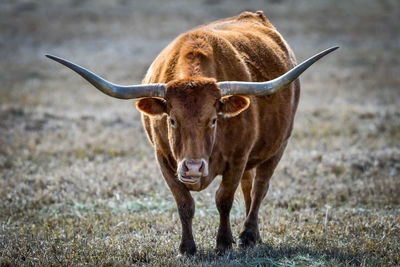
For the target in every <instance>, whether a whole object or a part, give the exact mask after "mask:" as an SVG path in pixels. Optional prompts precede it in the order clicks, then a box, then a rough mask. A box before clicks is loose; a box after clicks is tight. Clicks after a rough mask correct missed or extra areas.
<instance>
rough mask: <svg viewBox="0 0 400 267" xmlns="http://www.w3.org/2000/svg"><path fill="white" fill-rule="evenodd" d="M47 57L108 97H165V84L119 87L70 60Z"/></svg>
mask: <svg viewBox="0 0 400 267" xmlns="http://www.w3.org/2000/svg"><path fill="white" fill-rule="evenodd" d="M46 57H48V58H50V59H52V60H55V61H57V62H59V63H61V64H63V65H64V66H66V67H68V68H70V69H71V70H73V71H75V72H76V73H78V74H79V75H80V76H82V77H83V78H84V79H86V80H87V81H88V82H90V83H91V84H92V85H94V87H96V88H97V89H99V90H100V91H102V92H103V93H105V94H106V95H109V96H112V97H115V98H119V99H133V98H140V97H161V98H164V96H165V84H164V83H153V84H139V85H128V86H123V85H117V84H113V83H111V82H109V81H107V80H105V79H103V78H101V77H100V76H98V75H96V74H94V73H93V72H91V71H89V70H87V69H85V68H83V67H81V66H79V65H76V64H74V63H72V62H69V61H68V60H65V59H62V58H59V57H56V56H52V55H46Z"/></svg>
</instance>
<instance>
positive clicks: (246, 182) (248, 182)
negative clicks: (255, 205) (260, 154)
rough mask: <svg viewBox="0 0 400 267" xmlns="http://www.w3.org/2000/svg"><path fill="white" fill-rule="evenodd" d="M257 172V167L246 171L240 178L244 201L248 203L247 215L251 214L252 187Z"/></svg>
mask: <svg viewBox="0 0 400 267" xmlns="http://www.w3.org/2000/svg"><path fill="white" fill-rule="evenodd" d="M254 174H255V169H252V170H249V171H245V172H244V173H243V176H242V180H240V187H241V189H242V192H243V197H244V203H245V204H246V216H247V215H248V214H249V211H250V205H251V187H252V184H253V178H254Z"/></svg>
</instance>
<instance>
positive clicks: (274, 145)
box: [137, 12, 300, 254]
mask: <svg viewBox="0 0 400 267" xmlns="http://www.w3.org/2000/svg"><path fill="white" fill-rule="evenodd" d="M295 65H296V62H295V59H294V55H293V53H292V52H291V50H290V48H289V46H288V45H287V44H286V42H285V41H284V40H283V38H282V37H281V35H280V34H279V33H278V32H277V31H276V29H275V28H274V27H273V26H272V25H271V23H270V22H269V21H268V20H267V19H266V18H265V16H264V15H263V13H262V12H257V13H249V12H245V13H242V14H240V15H239V16H236V17H232V18H227V19H224V20H220V21H216V22H213V23H209V24H205V25H203V26H199V27H197V28H195V29H193V30H192V31H189V32H187V33H185V34H182V35H180V36H179V37H178V38H177V39H175V40H174V41H173V42H172V43H171V44H169V45H168V46H167V47H166V48H165V49H164V50H163V51H162V52H161V53H160V55H159V56H158V57H157V58H156V59H155V60H154V62H153V64H152V65H151V66H150V68H149V70H148V72H147V74H146V77H145V78H144V81H143V82H144V83H168V84H167V92H166V97H165V100H160V99H156V98H150V99H149V98H144V99H141V100H139V101H138V103H137V107H138V109H139V110H141V111H142V112H143V117H142V118H143V124H144V127H145V129H146V131H147V133H148V136H149V139H150V141H151V143H152V144H153V146H154V149H155V153H156V156H157V160H158V162H159V164H160V167H161V171H162V173H163V176H164V178H165V180H166V181H167V183H168V185H169V187H170V189H171V191H172V193H173V195H174V197H175V200H176V202H177V206H178V210H179V215H180V219H181V222H182V241H181V245H180V252H181V253H188V254H192V253H194V252H195V251H196V247H195V244H194V241H193V236H192V225H191V224H192V218H193V215H194V201H193V199H192V197H191V195H190V190H196V191H199V190H202V189H204V188H206V187H207V186H208V185H209V184H210V183H211V182H212V180H213V179H214V178H215V176H216V175H222V176H223V178H222V182H221V185H220V187H219V189H218V191H217V193H216V204H217V208H218V211H219V213H220V227H219V229H218V234H217V245H216V247H217V249H218V250H219V251H223V250H226V249H228V248H231V247H232V241H233V238H232V233H231V230H230V222H229V212H230V209H231V206H232V201H233V196H234V193H235V191H236V189H237V187H238V185H239V183H240V182H241V179H242V176H243V180H242V182H241V183H242V190H243V193H244V195H245V202H246V216H247V217H246V221H245V223H244V226H243V231H242V233H241V234H240V237H239V242H238V243H239V245H240V246H241V247H248V246H254V244H255V242H256V241H259V240H260V237H259V232H258V224H257V222H258V209H259V206H260V203H261V201H262V199H263V198H264V196H265V194H266V192H267V190H268V184H269V180H270V178H271V176H272V174H273V171H274V169H275V167H276V165H277V164H278V162H279V160H280V158H281V156H282V153H283V151H284V149H285V146H286V143H287V140H288V138H289V136H290V133H291V130H292V125H293V119H294V115H295V112H296V108H297V103H298V100H299V93H300V84H299V81H298V80H296V81H295V82H293V83H292V85H290V86H289V87H288V88H287V89H285V90H282V91H280V92H278V93H276V94H274V95H270V96H267V97H255V96H247V97H245V96H234V97H224V98H222V99H221V96H220V93H219V88H218V86H217V84H216V81H267V80H271V79H273V78H276V77H278V76H280V75H282V74H283V73H285V72H286V71H288V70H289V69H291V68H293V67H294V66H295ZM249 101H250V102H249ZM249 103H250V104H249ZM153 105H155V106H154V107H153ZM219 113H220V114H219ZM163 114H166V115H167V116H164V115H163ZM216 117H217V118H218V120H217V124H216V126H215V127H213V126H212V120H213V118H216ZM171 120H172V121H171ZM185 157H190V158H205V159H207V160H208V163H209V173H208V176H206V177H202V178H201V180H200V182H199V183H198V184H195V185H191V184H184V183H182V182H180V181H179V180H178V179H177V175H176V173H177V167H178V166H177V165H178V163H179V162H180V160H182V158H185Z"/></svg>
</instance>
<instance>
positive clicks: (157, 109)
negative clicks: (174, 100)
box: [136, 97, 167, 116]
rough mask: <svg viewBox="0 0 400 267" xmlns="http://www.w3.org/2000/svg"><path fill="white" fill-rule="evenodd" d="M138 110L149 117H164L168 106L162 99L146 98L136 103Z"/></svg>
mask: <svg viewBox="0 0 400 267" xmlns="http://www.w3.org/2000/svg"><path fill="white" fill-rule="evenodd" d="M136 108H137V109H138V110H139V111H140V112H143V113H144V114H146V115H149V116H162V115H163V114H164V113H165V112H166V110H167V105H166V103H165V100H164V99H162V98H155V97H146V98H141V99H139V100H138V101H137V102H136Z"/></svg>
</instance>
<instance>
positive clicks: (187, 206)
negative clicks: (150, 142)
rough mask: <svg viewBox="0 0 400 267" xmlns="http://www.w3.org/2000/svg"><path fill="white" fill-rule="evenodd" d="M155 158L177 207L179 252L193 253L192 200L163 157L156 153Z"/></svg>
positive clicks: (194, 246)
mask: <svg viewBox="0 0 400 267" xmlns="http://www.w3.org/2000/svg"><path fill="white" fill-rule="evenodd" d="M157 160H158V163H159V165H160V167H161V172H162V174H163V176H164V179H165V181H166V182H167V184H168V186H169V188H170V189H171V192H172V194H173V196H174V198H175V202H176V205H177V207H178V212H179V218H180V220H181V224H182V240H181V244H180V246H179V252H180V253H181V254H187V255H193V254H194V253H196V244H195V243H194V239H193V233H192V219H193V216H194V209H195V205H194V200H193V198H192V196H191V194H190V191H189V190H188V189H187V188H186V186H185V185H184V184H183V183H181V182H180V181H179V180H178V179H177V178H176V176H175V172H174V171H173V170H172V169H171V168H170V166H169V165H168V163H167V161H166V160H165V158H163V157H162V156H159V155H157Z"/></svg>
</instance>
